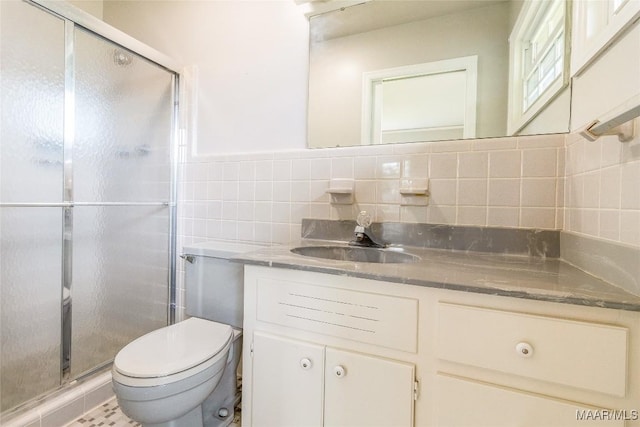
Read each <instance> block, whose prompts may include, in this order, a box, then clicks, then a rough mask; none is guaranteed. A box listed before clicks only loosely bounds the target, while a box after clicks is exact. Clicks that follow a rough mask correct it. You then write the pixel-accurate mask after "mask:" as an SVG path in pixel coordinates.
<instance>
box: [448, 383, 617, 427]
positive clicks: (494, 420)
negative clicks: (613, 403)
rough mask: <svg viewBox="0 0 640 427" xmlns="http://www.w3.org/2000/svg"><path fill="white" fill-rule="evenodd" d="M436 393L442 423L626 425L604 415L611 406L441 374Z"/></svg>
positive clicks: (479, 426)
mask: <svg viewBox="0 0 640 427" xmlns="http://www.w3.org/2000/svg"><path fill="white" fill-rule="evenodd" d="M435 394H436V408H437V411H438V413H437V423H436V424H437V425H438V426H441V427H465V426H466V427H512V426H522V427H539V426H548V427H553V426H556V427H572V426H573V427H579V426H585V425H587V424H588V425H589V426H601V427H604V426H610V427H614V426H617V427H622V426H623V425H624V421H622V420H620V419H615V420H608V419H603V415H604V414H605V413H606V414H612V413H613V411H610V410H604V409H602V408H594V407H589V406H586V405H585V406H582V405H580V404H578V403H575V402H569V401H566V400H559V399H553V398H550V397H546V396H541V395H537V394H533V393H526V392H522V391H518V390H514V389H509V388H506V387H498V386H493V385H488V384H486V383H480V382H476V381H473V380H467V379H462V378H457V377H452V376H448V375H442V374H439V375H438V377H437V389H436V390H435ZM619 412H620V411H619Z"/></svg>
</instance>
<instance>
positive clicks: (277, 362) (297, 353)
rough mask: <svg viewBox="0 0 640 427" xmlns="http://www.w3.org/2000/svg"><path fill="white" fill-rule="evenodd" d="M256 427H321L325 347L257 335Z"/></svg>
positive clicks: (254, 405)
mask: <svg viewBox="0 0 640 427" xmlns="http://www.w3.org/2000/svg"><path fill="white" fill-rule="evenodd" d="M252 369H253V385H252V407H251V414H252V419H253V422H252V425H253V427H316V426H317V427H320V426H322V404H323V402H322V394H323V393H322V392H323V388H322V381H323V377H324V347H323V346H319V345H315V344H310V343H306V342H302V341H294V340H289V339H287V338H283V337H277V336H273V335H268V334H263V333H260V332H255V333H254V335H253V367H252Z"/></svg>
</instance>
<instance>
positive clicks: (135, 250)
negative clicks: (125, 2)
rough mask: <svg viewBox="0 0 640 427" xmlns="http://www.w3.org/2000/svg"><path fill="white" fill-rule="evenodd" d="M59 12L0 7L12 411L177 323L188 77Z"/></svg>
mask: <svg viewBox="0 0 640 427" xmlns="http://www.w3.org/2000/svg"><path fill="white" fill-rule="evenodd" d="M60 3H61V2H53V1H47V0H37V1H35V2H25V1H19V0H3V1H1V2H0V8H1V9H0V19H1V22H0V31H1V46H0V54H1V58H0V60H1V67H2V68H1V75H0V91H1V93H0V97H1V119H2V121H1V129H0V132H1V133H0V168H1V169H0V173H1V176H0V240H1V246H0V286H1V289H0V335H1V339H2V341H1V347H0V365H1V366H0V368H1V371H0V387H1V389H0V403H1V408H0V410H1V412H6V411H8V410H11V409H12V408H16V407H18V406H21V405H23V404H24V403H25V402H28V401H31V400H33V399H35V398H37V397H40V396H43V395H46V394H47V393H49V392H51V391H54V390H57V389H59V388H61V387H62V386H64V385H65V384H68V383H69V382H71V381H73V380H75V379H77V378H81V377H83V376H85V375H87V374H89V373H91V372H95V371H96V370H98V369H100V368H101V367H104V366H105V365H108V364H109V363H110V362H111V361H112V360H113V357H114V356H115V354H116V353H117V351H118V350H119V349H120V348H122V347H123V346H124V345H126V344H127V343H128V342H130V341H131V340H132V339H134V338H136V337H138V336H140V335H142V334H145V333H147V332H148V331H150V330H152V329H156V328H158V327H161V326H164V325H166V324H167V323H168V322H171V321H173V314H172V313H173V312H172V308H173V307H174V302H175V301H174V299H175V261H174V260H175V256H174V255H175V200H176V194H175V192H176V183H175V177H176V169H175V168H176V151H175V147H176V143H175V142H176V141H175V140H176V126H177V98H178V94H177V87H178V74H177V73H176V71H175V70H176V69H177V68H175V67H173V66H170V65H167V63H168V62H170V60H167V59H166V58H164V57H163V56H162V55H161V54H159V53H157V52H155V51H153V50H152V49H150V48H148V47H144V45H142V44H141V43H138V42H136V41H134V40H133V39H131V38H129V37H128V36H126V35H124V34H123V33H120V32H119V31H117V30H115V29H112V28H111V27H109V26H107V25H106V24H104V23H102V22H101V21H99V20H97V19H95V18H92V17H90V16H88V15H86V14H83V13H81V12H79V11H78V10H77V9H75V8H72V7H69V6H66V5H60ZM114 40H115V41H114ZM136 51H138V52H140V53H141V54H138V53H136Z"/></svg>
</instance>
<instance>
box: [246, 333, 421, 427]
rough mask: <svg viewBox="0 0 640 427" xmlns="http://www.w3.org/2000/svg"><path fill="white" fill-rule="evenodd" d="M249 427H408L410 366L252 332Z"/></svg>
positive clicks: (412, 381)
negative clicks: (250, 420)
mask: <svg viewBox="0 0 640 427" xmlns="http://www.w3.org/2000/svg"><path fill="white" fill-rule="evenodd" d="M252 353H253V354H252V359H253V366H252V402H253V405H252V408H251V413H252V417H251V418H252V425H253V426H256V427H257V426H265V427H267V426H273V427H275V426H279V427H287V426H289V427H302V426H310V427H311V426H318V427H320V426H350V427H355V426H362V427H365V426H398V427H401V426H406V427H409V426H412V425H413V398H412V396H413V384H414V368H413V366H412V365H411V364H408V363H402V362H397V361H393V360H387V359H383V358H379V357H373V356H369V355H365V354H358V353H355V352H349V351H343V350H339V349H335V348H331V347H325V346H322V345H318V344H314V343H308V342H303V341H300V340H292V339H289V338H286V337H281V336H275V335H271V334H265V333H261V332H259V331H255V332H254V333H253V349H252Z"/></svg>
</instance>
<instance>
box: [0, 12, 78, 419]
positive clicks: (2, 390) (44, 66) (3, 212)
mask: <svg viewBox="0 0 640 427" xmlns="http://www.w3.org/2000/svg"><path fill="white" fill-rule="evenodd" d="M0 7H1V8H2V10H1V13H0V19H1V22H0V31H1V34H0V43H1V44H0V52H1V54H2V57H1V66H2V71H1V74H0V98H1V108H2V115H1V126H0V184H1V185H0V203H2V206H3V207H2V208H0V326H1V332H0V335H1V343H0V351H1V355H0V378H1V381H0V410H5V409H8V408H11V407H13V406H16V405H18V404H20V403H22V402H23V401H25V400H28V399H31V398H33V397H36V396H38V395H40V394H42V393H43V392H44V391H47V390H51V389H53V388H55V387H57V386H59V385H60V352H61V348H60V345H61V330H60V310H61V305H62V300H63V294H62V285H61V281H62V267H61V260H62V245H61V242H62V211H63V208H62V206H61V205H62V201H63V199H62V197H63V192H62V185H63V179H62V177H63V117H64V116H63V115H64V21H63V20H62V19H59V18H56V17H55V16H52V15H50V14H48V13H45V12H43V11H41V10H39V9H36V8H35V7H33V6H30V5H28V4H26V3H24V2H19V1H2V2H0ZM25 22H29V23H31V24H30V25H31V26H32V31H31V33H30V37H29V38H28V39H27V38H25V37H24V25H25V24H24V23H25ZM65 297H68V295H65Z"/></svg>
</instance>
